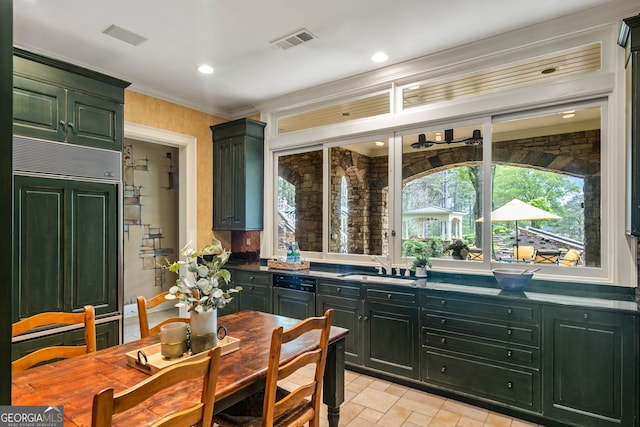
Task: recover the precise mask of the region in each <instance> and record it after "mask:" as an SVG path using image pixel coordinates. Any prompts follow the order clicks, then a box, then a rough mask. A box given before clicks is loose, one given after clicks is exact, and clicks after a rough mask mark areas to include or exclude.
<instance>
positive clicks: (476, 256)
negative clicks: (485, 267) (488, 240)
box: [469, 248, 482, 261]
mask: <svg viewBox="0 0 640 427" xmlns="http://www.w3.org/2000/svg"><path fill="white" fill-rule="evenodd" d="M469 260H471V261H482V249H480V248H469Z"/></svg>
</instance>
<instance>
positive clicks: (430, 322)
mask: <svg viewBox="0 0 640 427" xmlns="http://www.w3.org/2000/svg"><path fill="white" fill-rule="evenodd" d="M422 322H423V326H426V327H427V328H429V329H436V330H439V331H453V332H458V333H461V334H466V335H473V336H479V337H484V338H491V339H495V340H500V341H505V342H514V343H520V344H525V345H530V346H534V347H537V346H538V326H537V325H526V324H524V325H523V324H516V325H511V324H509V323H507V322H500V321H495V322H492V321H490V320H487V321H480V320H477V319H473V320H472V319H467V318H460V317H455V316H450V315H446V314H439V313H434V314H429V313H426V314H425V313H424V311H423V312H422Z"/></svg>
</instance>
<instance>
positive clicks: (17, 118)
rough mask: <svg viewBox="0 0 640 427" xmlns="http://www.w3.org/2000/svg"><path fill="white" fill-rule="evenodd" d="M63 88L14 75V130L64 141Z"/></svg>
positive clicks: (64, 113)
mask: <svg viewBox="0 0 640 427" xmlns="http://www.w3.org/2000/svg"><path fill="white" fill-rule="evenodd" d="M65 105H66V102H65V90H64V89H62V88H60V87H58V86H53V85H50V84H47V83H42V82H39V81H37V80H31V79H27V78H24V77H20V76H14V77H13V133H15V134H17V135H25V136H31V137H34V138H42V139H49V140H52V141H64V140H65V122H66V111H65Z"/></svg>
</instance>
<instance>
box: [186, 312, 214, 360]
mask: <svg viewBox="0 0 640 427" xmlns="http://www.w3.org/2000/svg"><path fill="white" fill-rule="evenodd" d="M190 323H191V352H192V353H193V354H196V353H201V352H203V351H207V350H209V349H210V348H213V347H215V346H216V345H217V344H218V337H217V331H218V310H209V311H203V312H202V313H198V312H196V311H192V312H191V322H190Z"/></svg>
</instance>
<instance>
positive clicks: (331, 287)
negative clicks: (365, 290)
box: [318, 282, 360, 299]
mask: <svg viewBox="0 0 640 427" xmlns="http://www.w3.org/2000/svg"><path fill="white" fill-rule="evenodd" d="M318 294H322V295H335V296H343V297H345V298H355V299H359V298H360V287H357V286H345V285H343V284H341V283H331V282H319V283H318Z"/></svg>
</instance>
